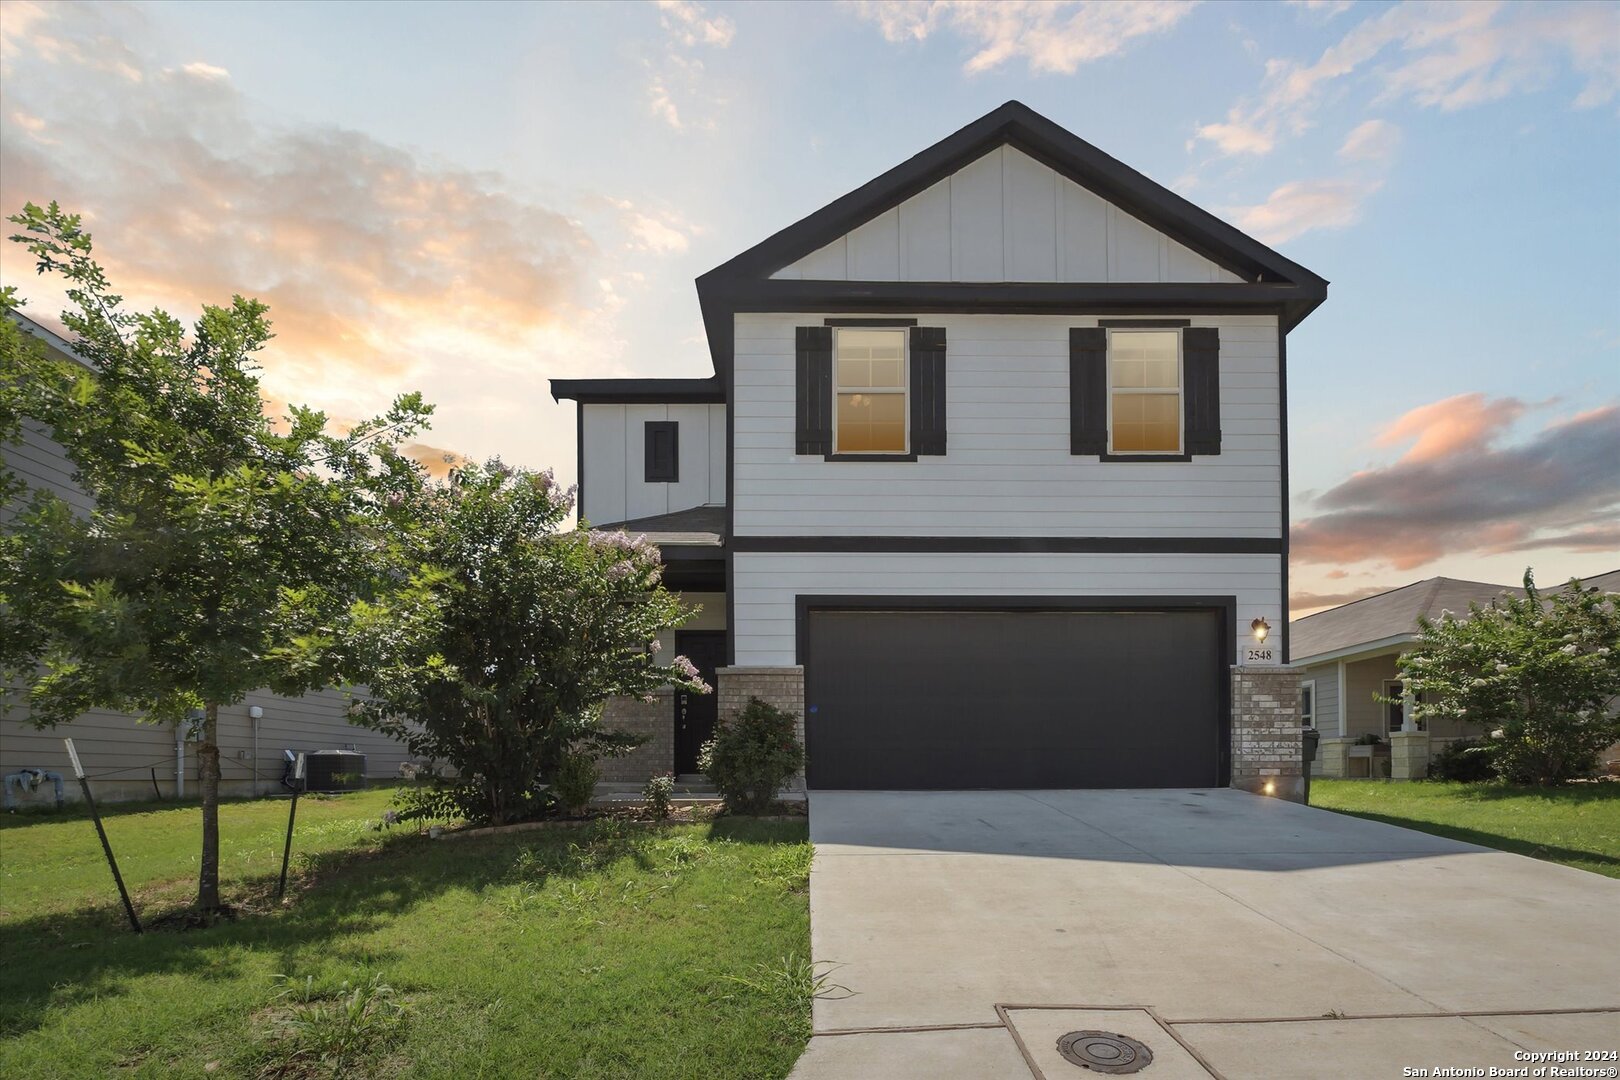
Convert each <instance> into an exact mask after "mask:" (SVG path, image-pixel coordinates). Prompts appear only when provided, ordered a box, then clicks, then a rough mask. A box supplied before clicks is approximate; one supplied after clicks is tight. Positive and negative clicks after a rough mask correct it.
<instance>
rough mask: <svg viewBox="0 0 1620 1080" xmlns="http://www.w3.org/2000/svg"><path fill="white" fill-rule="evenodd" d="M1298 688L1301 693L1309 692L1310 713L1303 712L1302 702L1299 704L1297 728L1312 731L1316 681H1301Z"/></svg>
mask: <svg viewBox="0 0 1620 1080" xmlns="http://www.w3.org/2000/svg"><path fill="white" fill-rule="evenodd" d="M1299 688H1300V690H1302V691H1304V690H1309V691H1310V692H1311V709H1310V712H1306V711H1305V704H1304V701H1303V700H1302V701H1301V702H1300V709H1299V726H1300V727H1308V728H1312V729H1314V728H1315V727H1316V680H1315V679H1302V680H1300V684H1299Z"/></svg>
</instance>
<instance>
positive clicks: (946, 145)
mask: <svg viewBox="0 0 1620 1080" xmlns="http://www.w3.org/2000/svg"><path fill="white" fill-rule="evenodd" d="M1004 144H1005V145H1010V146H1014V147H1016V148H1017V149H1019V150H1021V151H1023V152H1024V153H1026V154H1028V155H1029V156H1031V157H1033V158H1035V159H1036V160H1037V161H1040V162H1042V163H1044V164H1046V165H1048V166H1050V167H1051V168H1053V169H1054V170H1056V171H1057V172H1058V173H1060V174H1061V175H1063V176H1066V177H1068V178H1069V179H1071V180H1073V181H1074V182H1075V183H1077V184H1079V185H1081V186H1082V187H1085V188H1087V189H1089V190H1091V191H1093V192H1095V193H1096V194H1097V195H1099V196H1101V197H1102V198H1104V199H1107V200H1108V201H1109V202H1112V203H1114V204H1115V205H1117V206H1119V207H1120V208H1121V209H1124V210H1126V211H1128V212H1129V213H1131V214H1132V215H1133V216H1134V217H1137V218H1140V219H1141V220H1142V221H1144V222H1146V223H1147V224H1148V225H1151V226H1153V227H1154V228H1156V229H1158V230H1160V231H1161V232H1164V233H1166V234H1167V235H1170V236H1173V237H1174V238H1175V239H1176V240H1178V241H1180V242H1181V243H1183V244H1185V245H1186V246H1188V247H1189V248H1192V249H1193V250H1194V251H1196V252H1198V253H1199V254H1200V255H1203V256H1204V257H1205V258H1207V259H1210V260H1211V261H1213V262H1215V263H1217V264H1218V265H1221V266H1224V267H1226V268H1227V269H1229V270H1231V271H1232V272H1233V273H1235V274H1237V275H1238V276H1239V277H1242V278H1243V279H1244V280H1245V281H1283V282H1291V283H1293V284H1296V285H1302V286H1313V287H1314V288H1316V289H1317V290H1318V291H1319V292H1321V293H1322V294H1323V295H1324V296H1325V295H1326V291H1327V284H1328V283H1327V281H1326V280H1325V279H1323V278H1321V277H1319V276H1317V275H1316V274H1314V273H1312V272H1311V271H1309V270H1307V269H1306V268H1305V267H1303V266H1300V265H1299V264H1298V263H1296V262H1293V261H1291V260H1289V259H1287V258H1284V257H1283V256H1282V255H1280V254H1278V253H1277V252H1275V251H1273V250H1272V249H1271V248H1269V247H1267V246H1266V245H1264V244H1262V243H1260V241H1258V240H1256V239H1254V238H1253V237H1251V236H1249V235H1247V234H1246V233H1244V232H1241V231H1240V230H1238V229H1237V228H1235V227H1233V226H1232V225H1229V224H1227V223H1226V222H1224V221H1222V220H1221V219H1220V218H1218V217H1216V216H1215V215H1213V214H1211V213H1209V212H1208V211H1207V210H1203V209H1201V208H1199V207H1198V206H1195V205H1193V204H1192V203H1190V202H1188V201H1187V200H1186V199H1183V198H1182V197H1181V196H1180V195H1177V194H1176V193H1175V192H1173V191H1171V190H1170V189H1168V188H1166V187H1164V186H1162V185H1160V184H1158V183H1155V182H1154V181H1153V180H1150V179H1148V178H1147V177H1146V176H1143V175H1142V174H1141V173H1139V172H1137V171H1136V170H1135V169H1132V168H1131V167H1130V166H1128V165H1126V164H1125V163H1124V162H1121V161H1119V160H1118V159H1116V158H1113V157H1111V156H1109V155H1108V154H1105V153H1103V152H1102V151H1101V150H1099V149H1097V148H1096V147H1095V146H1092V145H1091V144H1090V143H1088V142H1086V141H1085V140H1084V139H1082V138H1080V137H1079V136H1078V135H1075V134H1074V133H1073V132H1071V131H1068V130H1067V129H1065V128H1063V127H1062V126H1060V125H1058V124H1056V123H1054V122H1053V121H1051V120H1049V119H1047V118H1046V117H1044V116H1042V115H1041V114H1040V113H1037V112H1036V111H1035V110H1034V109H1031V108H1030V107H1029V106H1027V105H1025V104H1023V103H1022V102H1019V101H1009V102H1007V103H1006V104H1005V105H1002V106H1001V107H1000V108H997V109H995V110H993V111H992V112H989V113H987V114H985V115H984V116H981V117H980V118H979V119H977V120H975V121H973V122H972V123H971V124H968V125H967V126H966V127H964V128H962V129H961V130H959V131H957V132H955V133H954V134H952V135H948V136H946V137H945V138H944V139H941V140H940V141H939V142H937V143H935V144H934V145H933V146H930V147H929V148H928V149H926V150H924V151H922V152H921V153H919V154H917V155H915V156H914V157H912V158H910V159H909V160H907V161H904V162H902V163H901V164H899V165H897V166H895V167H894V168H892V169H890V170H889V171H888V172H886V173H884V174H883V175H881V176H879V177H877V178H876V179H874V180H872V181H870V182H868V183H866V184H863V185H861V186H860V187H858V188H856V189H855V190H854V191H852V192H850V193H849V194H847V195H844V196H843V197H841V198H839V199H835V200H834V201H833V202H831V203H828V204H827V205H826V206H825V207H823V208H822V209H820V210H818V211H816V212H815V213H813V214H811V215H810V216H808V217H806V218H803V219H801V220H800V221H797V222H795V223H794V224H792V225H789V226H788V227H787V228H785V229H782V230H781V231H779V232H777V233H776V234H775V235H773V236H771V237H769V238H768V239H766V240H764V241H762V242H761V243H758V244H756V245H754V246H753V247H751V248H749V249H748V250H747V251H745V252H743V253H742V254H740V255H738V256H736V257H735V258H733V259H731V260H729V261H727V262H725V263H722V264H721V265H720V266H718V267H716V268H715V269H713V270H711V271H709V273H707V274H705V275H703V277H701V278H699V279H698V282H699V288H700V290H701V288H702V283H703V282H704V281H705V280H707V279H718V278H739V277H768V276H769V275H771V274H772V273H775V272H776V271H777V270H779V269H781V268H782V267H784V266H787V265H789V264H791V263H793V262H794V261H796V260H798V259H800V258H802V257H804V256H805V255H808V254H809V253H810V252H812V251H815V250H817V249H818V248H820V247H822V246H824V245H826V244H828V243H831V242H832V241H833V240H836V239H837V238H838V237H840V236H842V235H843V234H844V233H847V232H849V231H850V230H851V229H853V228H855V227H856V226H858V225H860V224H862V223H863V222H866V221H869V220H870V219H871V218H873V217H875V216H877V215H878V214H881V213H883V212H884V211H885V210H888V209H889V208H890V207H892V206H896V205H898V204H899V203H901V202H904V201H905V200H906V199H909V198H910V197H911V196H913V195H915V194H917V193H918V192H921V191H923V190H925V189H926V188H928V187H930V186H932V185H933V184H935V183H937V182H938V181H940V180H942V179H944V178H945V177H946V176H948V175H950V174H951V173H953V172H955V171H957V170H958V169H960V168H962V167H963V166H964V165H967V164H968V163H970V162H972V161H974V160H976V159H977V158H980V157H983V156H984V155H985V154H987V153H989V152H991V151H992V150H994V149H995V148H996V147H998V146H1001V145H1004Z"/></svg>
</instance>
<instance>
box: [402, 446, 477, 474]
mask: <svg viewBox="0 0 1620 1080" xmlns="http://www.w3.org/2000/svg"><path fill="white" fill-rule="evenodd" d="M399 449H400V453H402V454H404V455H405V456H406V457H408V458H410V459H411V460H412V461H415V462H417V463H419V464H420V465H421V466H422V467H423V468H425V469H426V470H427V471H428V475H429V476H432V477H433V478H434V479H436V480H443V479H444V478H445V477H446V476H449V475H450V470H451V469H459V468H461V467H462V466H463V465H466V464H467V463H468V460H469V459H468V458H467V456H466V455H465V454H458V453H456V452H455V451H454V450H446V449H444V448H443V447H439V446H429V445H427V444H426V443H406V444H405V445H404V446H402V447H400V448H399Z"/></svg>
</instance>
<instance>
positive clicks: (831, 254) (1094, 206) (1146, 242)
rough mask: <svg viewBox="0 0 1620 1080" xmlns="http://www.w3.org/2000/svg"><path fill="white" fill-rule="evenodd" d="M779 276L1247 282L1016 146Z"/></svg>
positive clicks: (981, 161) (954, 175)
mask: <svg viewBox="0 0 1620 1080" xmlns="http://www.w3.org/2000/svg"><path fill="white" fill-rule="evenodd" d="M771 276H772V277H773V278H776V279H778V280H816V281H1030V282H1036V281H1047V282H1055V281H1075V282H1099V283H1100V282H1228V283H1237V282H1241V281H1242V280H1243V279H1242V278H1241V277H1239V276H1238V275H1237V274H1235V273H1233V272H1232V271H1230V270H1228V269H1226V268H1224V267H1221V266H1218V265H1216V264H1215V263H1214V262H1212V261H1210V260H1209V259H1207V258H1205V257H1204V256H1202V255H1200V254H1198V253H1197V252H1195V251H1193V250H1191V249H1190V248H1188V247H1187V246H1186V245H1184V244H1182V243H1180V242H1178V241H1177V240H1174V239H1172V238H1171V237H1168V236H1166V235H1164V234H1163V233H1161V232H1159V231H1157V230H1156V229H1154V228H1152V227H1151V226H1149V225H1147V224H1145V223H1144V222H1142V221H1140V220H1138V219H1137V218H1135V217H1133V216H1132V215H1131V214H1129V213H1127V212H1126V211H1124V210H1122V209H1120V208H1119V207H1118V206H1115V205H1114V204H1113V203H1110V202H1108V201H1107V200H1105V199H1103V198H1101V197H1100V196H1098V195H1096V194H1094V193H1093V192H1091V191H1089V190H1087V189H1086V188H1084V187H1082V186H1080V185H1079V184H1077V183H1075V182H1074V181H1073V180H1071V179H1069V178H1068V177H1065V176H1061V175H1059V174H1058V173H1057V171H1056V170H1054V169H1052V168H1051V167H1049V166H1047V165H1044V164H1042V163H1041V162H1039V161H1036V160H1035V159H1034V158H1032V157H1030V156H1029V155H1028V154H1025V153H1023V152H1022V151H1020V150H1018V149H1017V148H1015V147H1012V146H999V147H997V148H995V149H994V150H991V151H990V152H989V153H986V154H985V155H984V156H982V157H980V158H979V159H977V160H976V161H973V162H971V163H969V164H968V165H966V166H964V167H963V168H961V169H959V170H958V171H956V172H955V173H952V174H951V175H950V176H947V177H945V178H944V179H943V180H940V181H938V182H937V183H935V184H933V185H932V186H930V187H929V188H927V189H926V190H924V191H922V192H920V193H918V194H916V195H913V196H912V197H911V198H909V199H907V200H905V201H904V202H902V203H900V205H898V206H896V207H894V208H892V209H890V210H888V211H885V212H884V213H882V214H879V215H877V216H876V217H874V218H873V219H872V220H870V221H868V222H865V223H864V224H862V225H860V226H858V227H856V228H854V229H852V230H850V231H849V232H848V233H846V234H844V235H843V236H840V237H839V238H838V239H836V240H834V241H832V242H831V243H830V244H827V245H825V246H823V247H821V248H819V249H817V250H816V251H813V252H811V253H810V254H808V255H806V256H804V257H803V258H801V259H799V260H797V261H795V262H793V263H791V264H790V265H788V266H785V267H783V268H781V269H780V270H777V271H776V272H775V273H774V274H772V275H771Z"/></svg>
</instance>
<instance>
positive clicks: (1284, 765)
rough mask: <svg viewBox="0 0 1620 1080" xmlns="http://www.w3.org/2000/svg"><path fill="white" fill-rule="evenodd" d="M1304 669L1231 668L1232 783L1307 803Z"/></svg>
mask: <svg viewBox="0 0 1620 1080" xmlns="http://www.w3.org/2000/svg"><path fill="white" fill-rule="evenodd" d="M1301 750H1302V747H1301V744H1300V728H1299V672H1298V671H1296V670H1294V669H1293V668H1260V667H1234V668H1233V669H1232V786H1233V787H1235V788H1240V789H1242V790H1244V791H1252V792H1254V793H1256V794H1265V795H1274V796H1276V797H1278V798H1282V799H1289V800H1292V801H1293V802H1302V801H1304V798H1305V774H1304V761H1303V758H1302V756H1301Z"/></svg>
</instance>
